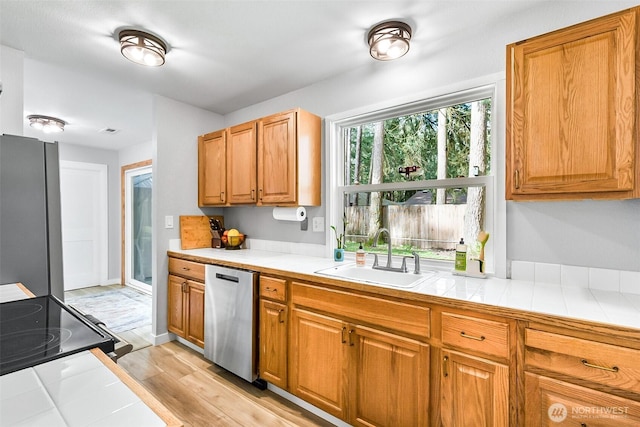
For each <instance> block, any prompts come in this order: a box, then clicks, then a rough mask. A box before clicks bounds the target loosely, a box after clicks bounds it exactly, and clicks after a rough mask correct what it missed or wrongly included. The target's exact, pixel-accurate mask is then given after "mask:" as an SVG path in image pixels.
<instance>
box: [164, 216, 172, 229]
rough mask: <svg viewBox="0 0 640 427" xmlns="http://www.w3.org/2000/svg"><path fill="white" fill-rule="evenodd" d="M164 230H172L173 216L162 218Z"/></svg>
mask: <svg viewBox="0 0 640 427" xmlns="http://www.w3.org/2000/svg"><path fill="white" fill-rule="evenodd" d="M164 228H173V215H167V216H165V217H164Z"/></svg>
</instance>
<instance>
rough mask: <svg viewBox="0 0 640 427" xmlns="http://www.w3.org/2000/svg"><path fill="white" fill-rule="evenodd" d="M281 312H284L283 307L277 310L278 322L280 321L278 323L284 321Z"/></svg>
mask: <svg viewBox="0 0 640 427" xmlns="http://www.w3.org/2000/svg"><path fill="white" fill-rule="evenodd" d="M282 313H284V309H283V308H281V309H280V310H278V322H280V323H284V319H283V318H282Z"/></svg>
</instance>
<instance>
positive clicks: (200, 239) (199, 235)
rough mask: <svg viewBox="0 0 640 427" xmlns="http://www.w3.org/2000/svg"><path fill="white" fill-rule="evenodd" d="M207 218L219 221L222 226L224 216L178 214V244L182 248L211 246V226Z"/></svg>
mask: <svg viewBox="0 0 640 427" xmlns="http://www.w3.org/2000/svg"><path fill="white" fill-rule="evenodd" d="M209 218H215V219H217V220H219V221H220V223H221V224H222V226H223V227H224V217H222V216H215V215H214V216H211V217H208V216H204V215H197V216H195V215H194V216H189V215H181V216H180V243H181V244H180V246H181V248H182V249H200V248H210V247H211V231H209V230H210V229H211V226H210V225H209Z"/></svg>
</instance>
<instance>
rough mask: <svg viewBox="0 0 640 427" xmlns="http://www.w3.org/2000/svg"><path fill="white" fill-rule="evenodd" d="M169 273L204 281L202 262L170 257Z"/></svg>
mask: <svg viewBox="0 0 640 427" xmlns="http://www.w3.org/2000/svg"><path fill="white" fill-rule="evenodd" d="M169 273H171V274H176V275H178V276H182V277H188V278H189V279H193V280H198V281H200V282H204V264H200V263H199V262H193V261H186V260H183V259H179V258H171V257H170V258H169Z"/></svg>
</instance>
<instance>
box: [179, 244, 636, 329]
mask: <svg viewBox="0 0 640 427" xmlns="http://www.w3.org/2000/svg"><path fill="white" fill-rule="evenodd" d="M171 252H175V253H178V254H183V255H188V256H192V257H198V258H203V259H206V260H207V262H211V263H215V262H216V261H218V262H223V263H233V264H238V265H240V266H242V267H244V268H251V267H253V268H256V269H258V268H268V269H273V270H281V271H282V272H283V274H284V273H285V272H291V273H299V274H305V275H309V276H316V277H325V278H326V276H322V275H319V274H316V273H314V272H315V271H318V270H321V269H324V268H329V267H331V266H334V265H338V264H341V263H336V262H334V261H333V259H329V258H322V257H312V256H303V255H296V254H290V253H282V252H270V251H262V250H255V249H243V250H236V251H228V250H223V249H222V250H221V249H208V248H207V249H191V250H179V249H178V250H175V249H174V250H171ZM345 262H349V261H345ZM370 262H371V261H370V260H369V259H368V260H367V267H365V268H370ZM424 269H425V268H424V267H423V270H424ZM399 274H400V273H399ZM332 279H337V278H336V277H333V278H332ZM340 280H345V281H348V280H347V279H340ZM360 283H362V282H360ZM368 285H369V286H383V285H373V284H368ZM390 288H391V287H390ZM394 289H398V290H403V291H406V292H412V293H418V294H423V295H432V296H437V297H443V298H449V299H454V300H460V301H468V302H474V303H479V304H487V305H491V306H496V307H504V308H509V309H516V310H524V311H529V312H533V313H537V314H549V315H555V316H561V317H567V318H573V319H578V320H585V321H592V322H598V323H607V324H612V325H617V326H623V327H631V328H636V329H640V294H633V293H622V292H616V291H606V290H599V289H591V288H587V287H580V286H560V285H559V284H558V285H555V284H554V285H550V284H546V283H536V282H533V281H522V280H510V279H499V278H495V277H488V278H486V279H478V278H470V277H464V276H455V275H453V274H451V273H450V272H447V271H438V272H437V274H436V275H435V277H434V278H431V279H428V280H426V281H425V282H422V283H420V284H418V285H417V286H416V287H414V288H411V289H399V288H394ZM638 289H640V284H639V286H638Z"/></svg>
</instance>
